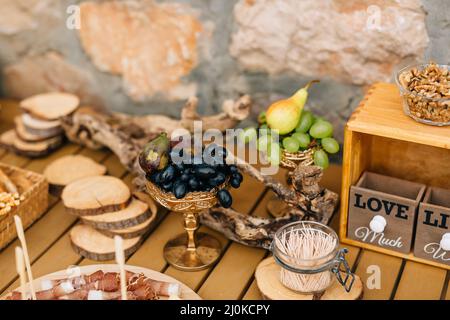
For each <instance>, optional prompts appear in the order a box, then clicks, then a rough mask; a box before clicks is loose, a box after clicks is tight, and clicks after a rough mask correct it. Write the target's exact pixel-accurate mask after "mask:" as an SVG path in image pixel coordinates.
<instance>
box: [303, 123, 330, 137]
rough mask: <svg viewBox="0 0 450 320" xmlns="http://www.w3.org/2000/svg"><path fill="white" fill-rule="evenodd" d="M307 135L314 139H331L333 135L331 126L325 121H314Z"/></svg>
mask: <svg viewBox="0 0 450 320" xmlns="http://www.w3.org/2000/svg"><path fill="white" fill-rule="evenodd" d="M309 134H310V135H311V137H313V138H316V139H323V138H327V137H331V136H332V135H333V126H332V125H331V123H329V122H328V121H325V120H320V121H316V122H315V123H314V124H313V125H312V127H311V129H309Z"/></svg>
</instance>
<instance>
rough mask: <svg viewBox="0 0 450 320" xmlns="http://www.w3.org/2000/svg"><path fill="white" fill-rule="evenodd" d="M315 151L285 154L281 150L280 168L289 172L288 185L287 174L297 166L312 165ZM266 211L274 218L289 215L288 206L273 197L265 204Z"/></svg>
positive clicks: (311, 149) (284, 151) (310, 149)
mask: <svg viewBox="0 0 450 320" xmlns="http://www.w3.org/2000/svg"><path fill="white" fill-rule="evenodd" d="M315 150H316V149H315V148H314V147H313V148H309V149H307V150H304V151H298V152H287V151H286V150H284V149H283V151H282V153H281V159H280V167H282V168H284V169H287V170H289V171H288V173H287V176H286V180H287V182H288V184H289V183H290V182H289V172H291V171H293V170H294V169H295V168H296V167H297V166H298V165H299V164H300V165H302V166H310V165H312V164H314V159H313V157H314V151H315ZM267 211H268V212H269V214H270V215H271V216H273V217H275V218H278V217H282V216H284V215H286V214H288V213H289V205H288V204H287V203H286V202H284V201H282V200H281V199H279V198H278V197H277V196H274V197H273V198H272V199H270V200H269V202H268V203H267Z"/></svg>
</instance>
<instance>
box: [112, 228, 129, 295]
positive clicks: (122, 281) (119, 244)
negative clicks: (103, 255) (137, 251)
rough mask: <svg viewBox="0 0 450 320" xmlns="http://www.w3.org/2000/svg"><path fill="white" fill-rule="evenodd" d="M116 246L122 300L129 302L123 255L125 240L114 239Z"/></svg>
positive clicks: (118, 237) (120, 238)
mask: <svg viewBox="0 0 450 320" xmlns="http://www.w3.org/2000/svg"><path fill="white" fill-rule="evenodd" d="M114 244H115V249H116V262H117V264H118V265H119V270H120V292H121V294H122V300H127V286H126V279H125V256H124V254H123V239H122V237H120V236H115V237H114Z"/></svg>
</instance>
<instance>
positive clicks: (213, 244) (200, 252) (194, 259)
mask: <svg viewBox="0 0 450 320" xmlns="http://www.w3.org/2000/svg"><path fill="white" fill-rule="evenodd" d="M221 251H222V245H221V244H220V242H219V240H217V239H216V238H215V237H213V236H211V235H209V234H206V233H203V232H198V233H196V234H195V248H193V249H192V248H188V236H187V234H186V233H183V234H180V235H178V236H177V237H176V238H175V239H172V240H170V241H169V242H167V243H166V245H165V247H164V258H165V259H166V261H167V262H168V263H169V264H170V265H171V266H173V267H174V268H176V269H178V270H182V271H198V270H203V269H206V268H208V267H209V266H211V265H212V264H214V263H215V262H216V261H217V259H219V257H220V254H221Z"/></svg>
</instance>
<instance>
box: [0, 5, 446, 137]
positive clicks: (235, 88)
mask: <svg viewBox="0 0 450 320" xmlns="http://www.w3.org/2000/svg"><path fill="white" fill-rule="evenodd" d="M74 5H75V7H73V6H74ZM0 8H1V9H0V69H1V78H0V79H1V80H0V81H1V82H0V85H1V92H2V95H3V96H7V97H14V98H23V97H27V96H29V95H32V94H35V93H39V92H44V91H49V90H64V91H70V92H74V93H76V94H78V95H80V97H81V98H82V100H83V101H84V102H85V103H89V104H95V105H103V106H106V107H108V108H110V109H112V110H116V111H122V112H128V113H135V114H144V113H165V114H169V115H172V116H178V114H179V110H180V107H181V106H182V105H183V103H184V100H185V99H186V98H187V97H188V96H189V95H193V94H196V95H197V96H198V97H199V98H200V111H201V112H202V113H205V114H208V113H213V112H215V111H218V110H219V109H220V106H221V103H222V101H223V100H225V99H227V98H230V97H231V98H235V97H236V96H238V95H239V94H242V93H249V94H251V95H252V97H253V99H254V101H255V107H254V110H253V116H254V118H255V117H256V115H257V114H258V113H259V111H260V110H262V109H264V108H265V107H266V106H267V105H269V104H270V102H271V101H273V100H276V99H279V98H282V97H286V96H288V95H290V94H291V93H293V92H294V91H295V90H296V89H297V88H299V87H301V86H303V85H304V84H305V83H306V82H307V81H309V80H311V79H313V78H319V79H320V80H321V84H320V85H318V86H315V87H313V88H312V89H311V95H310V101H309V108H311V109H313V110H314V111H315V112H317V113H319V114H320V115H323V116H325V117H326V118H328V119H329V120H331V121H332V122H333V123H334V124H335V125H336V127H337V133H338V136H339V138H340V139H342V128H343V125H344V124H345V121H346V119H347V118H348V116H349V115H350V113H351V111H352V110H353V108H354V107H355V106H356V105H357V104H358V103H359V100H360V99H361V97H362V95H363V94H364V91H365V89H366V88H367V87H368V86H369V85H370V84H371V83H373V82H375V81H390V80H391V75H392V72H393V70H394V68H396V67H397V66H399V65H402V64H406V63H409V62H411V61H422V60H428V59H435V60H436V61H438V62H440V63H449V62H450V49H449V48H450V1H448V0H171V1H153V0H109V1H94V0H91V1H85V0H84V1H82V0H78V1H77V0H0ZM77 8H80V12H81V14H80V15H79V16H77V15H76V10H77ZM72 10H75V14H74V11H72ZM77 17H79V21H78V20H77ZM77 22H80V23H81V28H80V29H76V28H75V29H73V28H71V27H72V26H73V25H76V24H77ZM67 26H69V28H68V27H67ZM254 118H253V120H254ZM251 121H252V120H249V121H247V123H244V124H243V125H247V124H249V122H251Z"/></svg>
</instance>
